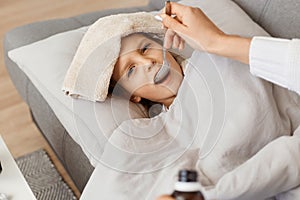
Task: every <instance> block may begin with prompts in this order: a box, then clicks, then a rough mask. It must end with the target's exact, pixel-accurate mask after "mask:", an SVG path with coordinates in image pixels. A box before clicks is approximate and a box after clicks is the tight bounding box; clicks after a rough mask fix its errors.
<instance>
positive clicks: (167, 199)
mask: <svg viewBox="0 0 300 200" xmlns="http://www.w3.org/2000/svg"><path fill="white" fill-rule="evenodd" d="M156 200H175V199H174V198H173V197H171V196H169V195H162V196H160V197H158V198H157V199H156Z"/></svg>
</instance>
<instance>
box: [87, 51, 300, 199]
mask: <svg viewBox="0 0 300 200" xmlns="http://www.w3.org/2000/svg"><path fill="white" fill-rule="evenodd" d="M299 124H300V100H299V97H298V96H297V95H296V94H294V93H291V92H289V91H287V90H284V89H282V88H279V87H275V86H273V85H272V84H270V83H268V82H265V81H263V80H261V79H258V78H255V77H253V76H251V74H250V73H249V69H248V66H247V65H244V64H241V63H239V62H235V61H232V60H229V59H226V58H221V57H218V56H213V55H208V54H206V53H201V52H194V54H193V56H192V57H191V59H190V63H189V64H188V66H187V69H186V71H185V78H184V81H183V83H182V85H181V87H180V90H179V92H178V96H177V97H176V99H175V100H174V102H173V104H172V106H171V107H170V110H169V111H168V112H165V113H161V114H160V115H159V116H157V117H155V118H152V119H135V120H128V121H125V122H123V123H122V124H121V125H120V126H119V128H118V129H116V130H115V131H114V133H113V135H112V136H111V138H110V140H109V141H110V142H109V143H107V145H106V147H105V149H104V153H103V156H102V159H101V161H100V162H102V163H103V165H98V166H97V167H96V169H95V171H94V172H93V174H92V177H91V179H90V180H89V182H88V184H87V187H86V188H85V190H84V192H83V194H82V199H96V197H101V199H130V200H132V199H155V198H156V197H157V196H159V195H161V194H165V193H171V192H172V190H173V184H174V182H175V180H176V175H177V172H178V171H179V169H181V168H193V169H196V170H197V171H198V172H199V174H200V175H199V179H200V180H199V181H200V183H201V184H202V186H203V187H204V188H203V192H204V194H205V195H206V197H207V199H215V198H218V199H235V198H237V199H255V200H259V199H266V198H268V197H272V196H275V195H276V194H278V193H281V192H284V191H286V190H289V189H292V188H294V187H296V186H297V185H299V184H300V162H299V160H297V159H294V160H293V159H292V158H293V156H298V158H299V154H300V153H299V152H300V139H299V136H297V135H296V134H295V135H294V131H295V130H296V128H297V127H298V126H299ZM293 135H294V136H293ZM298 135H299V134H298ZM290 145H292V146H290ZM287 146H289V147H288V148H286V147H287ZM277 147H278V149H277ZM295 147H298V148H295ZM287 149H288V150H287ZM273 152H274V153H273ZM275 153H276V154H275ZM281 153H282V154H281ZM296 158H297V157H296ZM288 161H289V162H288ZM281 177H283V179H280V178H281Z"/></svg>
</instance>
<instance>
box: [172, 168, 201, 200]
mask: <svg viewBox="0 0 300 200" xmlns="http://www.w3.org/2000/svg"><path fill="white" fill-rule="evenodd" d="M197 179H198V173H197V171H194V170H186V169H183V170H180V171H179V174H178V181H177V182H176V183H175V190H174V192H173V193H172V195H171V196H172V197H173V198H175V199H176V200H204V197H203V195H202V193H201V192H200V188H201V186H200V184H199V183H198V180H197Z"/></svg>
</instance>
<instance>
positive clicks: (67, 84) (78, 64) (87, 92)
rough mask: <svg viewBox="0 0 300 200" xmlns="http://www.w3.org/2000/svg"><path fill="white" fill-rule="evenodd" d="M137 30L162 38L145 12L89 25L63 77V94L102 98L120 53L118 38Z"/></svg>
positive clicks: (119, 16) (155, 22)
mask: <svg viewBox="0 0 300 200" xmlns="http://www.w3.org/2000/svg"><path fill="white" fill-rule="evenodd" d="M138 32H142V33H153V34H156V35H158V36H159V37H160V38H162V37H163V33H164V30H163V29H162V28H161V23H160V22H158V21H157V20H155V18H154V16H153V15H152V14H150V13H145V12H138V13H131V14H117V15H111V16H108V17H104V18H101V19H99V20H98V21H96V22H95V23H94V24H92V25H91V26H90V27H89V29H88V30H87V32H86V34H85V35H84V37H83V39H82V41H81V43H80V45H79V47H78V49H77V52H76V54H75V56H74V58H73V61H72V63H71V65H70V67H69V69H68V72H67V74H66V76H65V79H64V83H63V88H62V90H63V91H64V92H65V94H67V95H70V96H72V97H75V98H83V99H87V100H91V101H104V100H105V99H106V98H107V94H108V88H109V82H110V78H111V76H112V72H113V68H114V65H115V63H116V61H117V59H118V56H119V52H120V48H121V39H122V37H124V36H127V35H130V34H132V33H138Z"/></svg>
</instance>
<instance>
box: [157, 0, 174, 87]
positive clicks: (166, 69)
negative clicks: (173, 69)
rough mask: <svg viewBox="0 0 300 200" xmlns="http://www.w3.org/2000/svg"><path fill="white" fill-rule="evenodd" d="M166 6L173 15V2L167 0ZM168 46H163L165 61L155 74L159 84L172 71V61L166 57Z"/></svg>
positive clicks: (168, 13) (168, 12) (167, 10)
mask: <svg viewBox="0 0 300 200" xmlns="http://www.w3.org/2000/svg"><path fill="white" fill-rule="evenodd" d="M165 5H166V6H165V7H166V14H167V15H171V4H170V1H169V0H168V1H166V3H165ZM166 51H167V50H166V48H165V47H164V45H163V47H162V53H163V63H162V66H161V68H160V69H159V71H158V72H157V74H156V75H155V77H154V83H155V84H159V83H161V82H163V81H164V80H165V79H166V78H167V76H168V75H169V73H170V63H169V62H168V60H167V58H166V54H167V52H166Z"/></svg>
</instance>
